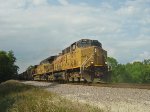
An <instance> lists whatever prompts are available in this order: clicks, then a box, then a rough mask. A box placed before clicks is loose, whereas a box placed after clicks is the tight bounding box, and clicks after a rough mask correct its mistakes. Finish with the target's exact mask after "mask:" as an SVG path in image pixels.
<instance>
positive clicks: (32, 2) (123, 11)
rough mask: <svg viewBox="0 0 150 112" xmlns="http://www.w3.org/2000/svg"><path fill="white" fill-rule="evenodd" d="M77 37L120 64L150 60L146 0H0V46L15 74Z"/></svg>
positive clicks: (149, 9)
mask: <svg viewBox="0 0 150 112" xmlns="http://www.w3.org/2000/svg"><path fill="white" fill-rule="evenodd" d="M83 38H86V39H95V40H98V41H99V42H101V43H102V46H103V48H104V49H105V50H106V51H107V53H108V56H109V57H114V58H115V59H117V61H118V62H119V63H122V64H125V63H129V62H134V61H143V60H144V59H150V0H0V50H5V51H9V50H12V51H14V54H15V56H16V58H17V62H16V64H17V65H18V66H19V67H20V70H19V72H23V71H24V70H25V69H26V68H27V67H28V66H29V65H35V64H39V62H40V61H41V60H43V59H45V58H47V57H49V56H51V55H56V54H58V53H59V52H61V50H63V49H64V48H66V47H68V46H69V45H70V44H72V43H73V42H75V41H78V40H80V39H83Z"/></svg>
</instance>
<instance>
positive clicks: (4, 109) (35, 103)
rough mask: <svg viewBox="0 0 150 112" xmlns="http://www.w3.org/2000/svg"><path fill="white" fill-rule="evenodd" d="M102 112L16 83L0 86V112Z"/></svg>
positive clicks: (8, 82) (10, 82) (11, 82)
mask: <svg viewBox="0 0 150 112" xmlns="http://www.w3.org/2000/svg"><path fill="white" fill-rule="evenodd" d="M81 111H82V112H102V111H101V110H100V109H99V108H96V107H91V106H89V105H86V104H80V103H78V102H72V101H69V100H66V99H65V98H62V97H59V96H58V95H56V94H53V93H50V92H48V91H46V90H42V89H40V88H37V87H34V86H29V85H25V84H22V83H19V82H17V81H12V80H11V81H7V82H4V83H2V84H0V112H81Z"/></svg>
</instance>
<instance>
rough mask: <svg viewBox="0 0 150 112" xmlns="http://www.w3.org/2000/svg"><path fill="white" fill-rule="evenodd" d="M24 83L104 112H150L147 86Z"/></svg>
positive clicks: (149, 97) (149, 92)
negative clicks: (40, 87)
mask: <svg viewBox="0 0 150 112" xmlns="http://www.w3.org/2000/svg"><path fill="white" fill-rule="evenodd" d="M24 83H26V84H31V85H35V86H42V87H43V86H45V88H43V89H46V90H47V91H50V92H53V93H57V94H59V95H60V96H62V97H65V98H67V99H69V100H71V101H75V102H81V103H85V104H88V105H92V106H96V107H98V108H100V109H102V110H104V112H105V111H106V112H149V110H150V90H149V87H147V85H141V87H139V86H140V85H134V87H133V86H132V87H131V85H130V84H129V85H128V84H120V86H118V84H116V85H115V84H114V85H113V84H110V85H109V84H99V86H97V84H95V85H93V84H78V83H77V84H76V83H74V84H72V83H71V84H70V83H69V84H59V83H50V82H37V81H26V82H24ZM112 86H113V87H112ZM145 87H146V88H145ZM133 88H136V89H133ZM139 88H142V89H139Z"/></svg>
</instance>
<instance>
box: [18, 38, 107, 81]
mask: <svg viewBox="0 0 150 112" xmlns="http://www.w3.org/2000/svg"><path fill="white" fill-rule="evenodd" d="M107 76H108V66H107V51H105V50H104V49H103V48H102V44H101V43H100V42H99V41H98V40H90V39H81V40H79V41H77V42H74V43H72V44H71V45H70V46H69V47H67V48H65V49H64V50H62V52H61V53H59V54H58V55H55V56H50V57H48V58H47V59H44V60H43V61H41V62H40V64H39V65H35V66H33V67H30V69H28V70H27V71H25V72H23V73H22V74H20V75H19V77H20V79H25V80H47V81H64V82H69V81H72V82H74V81H78V82H80V81H89V82H93V81H102V80H107Z"/></svg>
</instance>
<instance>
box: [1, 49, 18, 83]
mask: <svg viewBox="0 0 150 112" xmlns="http://www.w3.org/2000/svg"><path fill="white" fill-rule="evenodd" d="M15 62H16V58H15V56H14V53H13V51H9V52H8V53H7V52H5V51H0V82H2V81H6V80H9V79H13V78H16V77H17V74H18V69H19V67H18V66H16V65H15Z"/></svg>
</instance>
